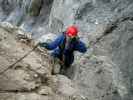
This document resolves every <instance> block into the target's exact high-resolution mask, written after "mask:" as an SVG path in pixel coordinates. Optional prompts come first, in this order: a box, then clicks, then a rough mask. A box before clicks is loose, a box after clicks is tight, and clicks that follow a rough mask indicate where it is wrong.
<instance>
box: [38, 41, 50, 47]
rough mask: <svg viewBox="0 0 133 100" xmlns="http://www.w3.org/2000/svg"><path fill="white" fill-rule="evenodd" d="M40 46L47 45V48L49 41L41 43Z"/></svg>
mask: <svg viewBox="0 0 133 100" xmlns="http://www.w3.org/2000/svg"><path fill="white" fill-rule="evenodd" d="M39 46H40V47H45V48H47V46H48V43H46V42H43V43H39Z"/></svg>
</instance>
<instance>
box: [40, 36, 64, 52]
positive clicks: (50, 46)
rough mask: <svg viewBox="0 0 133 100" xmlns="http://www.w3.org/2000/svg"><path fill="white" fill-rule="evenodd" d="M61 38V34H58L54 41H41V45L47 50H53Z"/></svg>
mask: <svg viewBox="0 0 133 100" xmlns="http://www.w3.org/2000/svg"><path fill="white" fill-rule="evenodd" d="M62 38H63V36H62V35H60V36H58V37H57V38H56V39H55V40H54V41H52V42H51V43H45V42H44V43H41V45H40V46H41V47H45V48H46V49H48V50H53V49H55V48H56V47H57V46H58V45H59V44H60V41H61V39H62Z"/></svg>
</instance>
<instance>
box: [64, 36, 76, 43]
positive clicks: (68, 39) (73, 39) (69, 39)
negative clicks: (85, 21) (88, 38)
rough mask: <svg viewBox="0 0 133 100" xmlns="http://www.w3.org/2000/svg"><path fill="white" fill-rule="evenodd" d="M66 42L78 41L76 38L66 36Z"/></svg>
mask: <svg viewBox="0 0 133 100" xmlns="http://www.w3.org/2000/svg"><path fill="white" fill-rule="evenodd" d="M66 40H67V41H70V42H71V41H75V40H76V37H75V36H73V37H72V36H66Z"/></svg>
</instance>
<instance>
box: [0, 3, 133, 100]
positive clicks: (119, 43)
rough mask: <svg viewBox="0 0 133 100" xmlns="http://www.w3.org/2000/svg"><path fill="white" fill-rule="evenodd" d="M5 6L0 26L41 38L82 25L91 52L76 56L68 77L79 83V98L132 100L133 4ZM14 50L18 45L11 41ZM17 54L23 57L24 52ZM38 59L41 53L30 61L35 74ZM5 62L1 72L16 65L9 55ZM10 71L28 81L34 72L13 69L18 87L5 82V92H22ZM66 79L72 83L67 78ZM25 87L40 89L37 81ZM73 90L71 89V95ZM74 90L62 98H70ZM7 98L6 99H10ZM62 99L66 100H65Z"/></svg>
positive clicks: (34, 4) (22, 84)
mask: <svg viewBox="0 0 133 100" xmlns="http://www.w3.org/2000/svg"><path fill="white" fill-rule="evenodd" d="M0 5H1V6H0V21H5V22H10V23H12V24H14V25H17V26H18V28H21V29H24V30H25V31H26V32H32V34H33V35H34V37H35V38H38V37H39V36H40V35H41V34H43V33H46V32H49V31H50V32H53V33H58V32H60V31H64V30H65V28H66V27H67V26H68V25H71V24H75V25H77V27H79V30H80V32H79V36H80V38H81V39H82V40H83V41H85V43H86V44H87V45H89V49H88V51H87V53H86V54H85V55H81V54H78V53H76V56H75V59H76V60H75V63H74V64H73V67H72V68H71V69H69V71H68V73H67V74H68V75H69V77H71V79H72V80H73V81H74V82H75V83H74V84H75V85H76V86H77V87H76V89H77V91H78V93H79V94H80V95H82V96H83V97H82V99H85V100H86V98H88V100H132V98H133V93H132V91H133V86H132V84H133V83H132V80H133V77H132V73H133V69H132V66H133V62H132V61H133V54H132V51H133V34H132V32H133V28H132V27H133V10H132V9H133V0H0ZM1 31H3V30H1ZM1 35H2V34H1ZM3 35H4V34H3ZM44 37H45V36H44ZM1 40H3V39H1ZM9 42H10V41H9ZM0 43H2V42H0ZM7 44H8V43H7V42H6V41H5V46H7V47H6V48H10V47H8V45H7ZM12 46H14V43H12V42H11V47H12ZM16 46H17V45H16ZM2 47H3V46H1V47H0V48H2ZM15 48H17V47H14V51H10V52H11V53H9V52H7V51H5V50H3V51H4V52H7V54H13V53H12V52H16V51H15V50H16V49H15ZM26 48H28V47H26ZM27 50H28V49H27ZM4 52H3V53H4ZM22 52H24V51H23V50H22ZM16 54H17V55H18V56H19V54H20V53H19V52H18V53H16ZM16 54H15V57H16ZM1 55H2V54H1ZM12 56H13V57H14V55H8V57H11V58H12ZM20 56H21V55H20ZM33 56H34V58H36V54H32V55H31V57H29V58H27V60H26V61H25V62H26V63H28V64H32V65H33V68H34V69H35V68H38V66H40V65H38V64H37V63H36V64H37V65H36V64H35V65H34V63H31V62H32V61H34V59H33ZM31 58H32V59H31ZM0 59H1V60H0V61H1V62H2V63H1V64H3V65H2V66H1V69H0V70H2V69H3V68H5V67H7V66H8V65H10V63H11V62H12V61H8V60H5V59H8V58H6V57H3V56H0ZM9 59H10V58H9ZM44 62H45V61H44ZM24 68H27V67H24ZM24 70H25V69H24ZM12 71H13V72H12ZM45 71H46V69H44V72H45ZM10 72H12V73H13V75H15V73H16V74H18V77H19V76H21V77H22V78H24V77H26V76H28V73H26V72H25V71H23V70H20V68H17V70H15V72H14V70H9V71H7V72H6V73H7V74H9V77H10V79H11V85H12V86H10V85H7V84H5V83H8V80H7V79H5V78H3V77H2V78H1V79H2V81H3V82H4V84H2V85H1V86H0V88H2V87H3V86H6V88H8V87H9V88H10V89H11V90H12V89H13V87H14V89H16V88H18V87H16V86H14V83H12V82H14V81H15V80H17V81H19V82H20V83H21V81H22V80H21V78H20V79H19V78H17V77H16V78H13V80H12V78H11V77H13V75H10ZM28 77H30V76H28ZM62 77H63V76H58V78H57V77H53V79H54V81H55V83H56V82H57V80H58V79H61V80H62ZM64 80H66V81H67V79H66V78H64ZM23 82H24V83H21V86H20V88H27V87H28V86H30V88H28V90H30V89H31V87H32V88H35V87H36V81H35V80H33V81H30V83H27V82H25V81H23ZM61 82H62V81H61ZM69 82H70V80H69ZM69 82H68V83H69ZM63 83H64V82H63ZM25 84H26V85H25ZM18 86H19V84H18ZM52 86H53V85H52ZM55 87H56V84H55ZM64 87H67V85H64ZM61 88H62V87H61ZM62 89H63V88H62ZM71 89H72V88H71V87H70V88H68V91H69V90H71ZM48 90H50V89H48ZM63 90H64V89H63ZM72 90H73V89H72ZM41 91H45V89H42V90H41ZM68 91H64V92H62V94H63V93H66V94H68V93H69V92H68ZM59 92H60V90H59ZM18 95H19V94H18ZM32 95H34V94H32ZM2 96H3V98H4V95H2ZM57 97H58V96H57ZM59 97H60V99H61V98H63V97H62V96H61V95H60V96H59ZM82 99H81V100H82ZM61 100H63V99H61ZM74 100H75V99H74Z"/></svg>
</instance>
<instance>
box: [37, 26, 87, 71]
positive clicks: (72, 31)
mask: <svg viewBox="0 0 133 100" xmlns="http://www.w3.org/2000/svg"><path fill="white" fill-rule="evenodd" d="M39 45H40V46H41V47H45V48H46V49H48V50H54V52H52V54H51V55H52V56H53V57H54V58H56V59H59V61H60V65H61V70H62V69H64V70H65V69H67V68H69V67H70V66H71V64H72V63H73V61H74V51H79V52H82V53H85V52H86V50H87V48H86V46H85V44H84V43H83V42H82V41H81V40H80V39H79V37H78V29H77V27H76V26H70V27H68V28H67V30H66V31H65V32H62V34H60V35H59V36H58V37H57V38H56V39H55V40H54V41H52V42H50V43H46V42H43V43H39Z"/></svg>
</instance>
